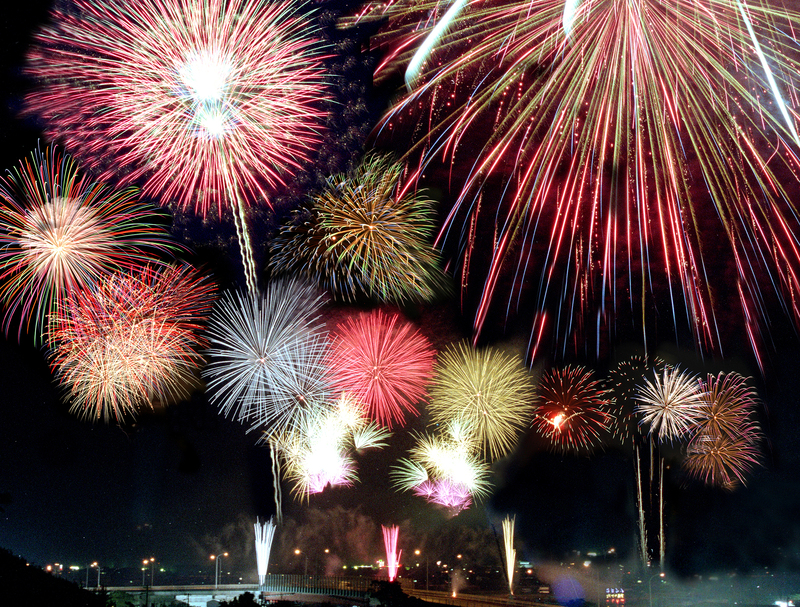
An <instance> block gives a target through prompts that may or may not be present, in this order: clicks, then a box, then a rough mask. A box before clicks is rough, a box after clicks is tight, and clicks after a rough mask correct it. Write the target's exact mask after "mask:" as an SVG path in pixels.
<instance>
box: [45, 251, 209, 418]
mask: <svg viewBox="0 0 800 607" xmlns="http://www.w3.org/2000/svg"><path fill="white" fill-rule="evenodd" d="M214 294H215V287H214V286H213V285H211V284H210V283H209V282H208V281H207V280H206V279H205V278H204V277H203V276H201V275H200V274H199V273H198V271H197V270H195V269H194V268H192V267H190V266H186V265H175V266H165V267H159V268H153V267H149V266H146V267H143V268H140V269H139V270H138V271H132V272H130V273H128V274H115V275H113V276H111V277H110V278H108V279H107V280H104V281H102V282H99V283H97V284H96V285H94V286H93V287H92V288H90V289H85V290H80V291H76V292H75V293H73V294H72V295H71V296H70V297H68V298H67V300H66V302H65V304H64V306H63V308H61V309H60V311H59V315H58V318H57V320H56V321H55V322H54V323H53V324H52V325H51V326H52V334H51V335H50V343H52V344H53V347H52V350H51V352H50V359H51V364H52V367H53V370H54V372H55V374H56V377H57V378H58V380H59V382H60V383H61V385H62V386H63V387H64V388H65V390H66V398H67V400H69V401H70V403H71V405H72V409H71V410H72V411H73V412H74V413H77V414H78V415H79V416H80V417H84V418H87V419H92V420H98V419H103V420H104V421H110V420H112V419H113V420H114V421H116V422H117V423H121V422H123V421H125V419H126V418H129V417H132V416H134V415H135V414H136V413H137V412H138V411H139V410H140V409H142V408H143V407H146V406H149V407H152V406H154V405H155V404H156V403H159V404H168V403H169V402H170V401H172V400H174V399H175V398H179V397H182V396H185V395H186V393H187V391H188V387H189V386H191V385H193V384H194V383H195V381H196V380H195V376H196V372H197V370H198V369H199V367H200V366H201V365H202V363H203V358H202V356H201V355H200V351H201V350H202V349H203V348H205V347H206V340H205V338H204V337H203V336H202V333H201V329H202V327H203V325H204V322H205V320H206V318H207V316H208V314H209V313H210V312H211V305H212V303H213V299H214Z"/></svg>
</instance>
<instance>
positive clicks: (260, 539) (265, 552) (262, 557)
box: [253, 519, 276, 590]
mask: <svg viewBox="0 0 800 607" xmlns="http://www.w3.org/2000/svg"><path fill="white" fill-rule="evenodd" d="M275 527H276V525H275V521H274V519H269V520H268V521H266V522H263V523H259V522H258V519H256V522H255V524H254V525H253V528H254V530H255V534H256V564H257V566H258V586H259V589H262V590H265V589H266V588H265V586H264V585H265V583H266V579H267V569H268V568H269V554H270V552H272V540H273V539H274V538H275Z"/></svg>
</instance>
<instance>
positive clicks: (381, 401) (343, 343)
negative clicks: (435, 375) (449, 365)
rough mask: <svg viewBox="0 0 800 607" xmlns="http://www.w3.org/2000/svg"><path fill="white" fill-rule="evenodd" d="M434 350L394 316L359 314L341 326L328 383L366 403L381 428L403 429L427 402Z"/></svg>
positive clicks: (374, 313)
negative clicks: (419, 405)
mask: <svg viewBox="0 0 800 607" xmlns="http://www.w3.org/2000/svg"><path fill="white" fill-rule="evenodd" d="M434 356H435V354H434V351H433V348H432V347H431V345H430V343H429V342H428V340H427V339H426V338H425V337H424V336H423V335H422V334H421V333H419V331H416V330H415V329H414V327H413V325H411V323H408V322H403V321H402V320H401V319H400V316H399V315H398V314H391V315H390V314H384V313H383V312H381V311H377V312H371V313H362V314H359V315H358V316H356V317H353V318H348V319H347V320H346V321H345V322H344V323H342V324H341V325H339V327H338V329H337V331H336V332H335V334H334V336H333V341H332V344H331V349H330V354H329V359H328V360H329V363H328V367H329V368H330V374H331V382H332V384H333V386H334V387H335V388H336V389H337V390H340V391H342V392H348V393H350V394H352V395H353V396H354V397H355V398H356V400H358V401H360V402H361V403H363V404H364V406H365V407H366V409H367V411H368V412H369V416H370V417H371V418H372V419H374V420H375V421H377V422H378V423H379V424H383V425H386V426H388V427H390V428H391V427H392V424H399V425H403V422H404V419H405V415H406V413H409V414H412V415H417V410H416V408H415V407H414V404H415V403H418V402H419V401H421V400H422V399H424V398H425V394H426V392H425V386H426V385H427V384H428V382H429V381H430V379H431V375H432V370H433V360H434Z"/></svg>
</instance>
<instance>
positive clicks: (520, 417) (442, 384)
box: [429, 342, 533, 459]
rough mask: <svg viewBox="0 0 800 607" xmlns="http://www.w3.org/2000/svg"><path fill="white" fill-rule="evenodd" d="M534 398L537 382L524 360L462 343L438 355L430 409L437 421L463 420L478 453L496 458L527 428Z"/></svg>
mask: <svg viewBox="0 0 800 607" xmlns="http://www.w3.org/2000/svg"><path fill="white" fill-rule="evenodd" d="M532 400H533V383H532V381H531V378H530V374H529V373H528V371H527V369H525V367H524V365H523V364H522V361H521V360H519V359H518V358H517V357H514V356H511V355H508V354H505V353H503V352H500V351H499V350H493V349H492V348H485V349H481V350H475V349H473V348H471V347H470V346H469V345H468V344H466V343H463V342H462V343H459V344H455V345H453V346H450V347H448V348H447V349H446V350H444V352H442V353H441V354H440V355H439V358H438V360H437V363H436V367H435V369H434V380H433V382H432V384H431V388H430V406H429V411H430V414H431V421H432V422H433V423H441V424H448V423H450V422H451V421H452V420H456V419H457V420H460V421H461V423H462V424H463V427H464V428H465V429H466V431H468V432H470V433H472V436H473V437H474V439H475V440H476V441H477V444H478V445H480V450H481V451H482V452H483V453H485V454H488V456H489V457H490V458H491V459H498V458H500V457H502V456H503V455H505V454H506V453H508V452H509V451H510V450H511V448H512V447H513V446H514V444H515V441H516V438H517V434H518V433H519V432H520V431H522V430H523V429H524V428H526V427H527V425H528V421H529V420H530V417H531V401H532Z"/></svg>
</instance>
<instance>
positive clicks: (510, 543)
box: [503, 516, 517, 594]
mask: <svg viewBox="0 0 800 607" xmlns="http://www.w3.org/2000/svg"><path fill="white" fill-rule="evenodd" d="M515 519H516V517H514V516H506V517H505V518H504V519H503V548H504V549H505V557H506V562H505V565H506V578H507V579H508V593H509V594H514V570H515V569H516V565H517V551H516V550H515V549H514V521H515Z"/></svg>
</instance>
